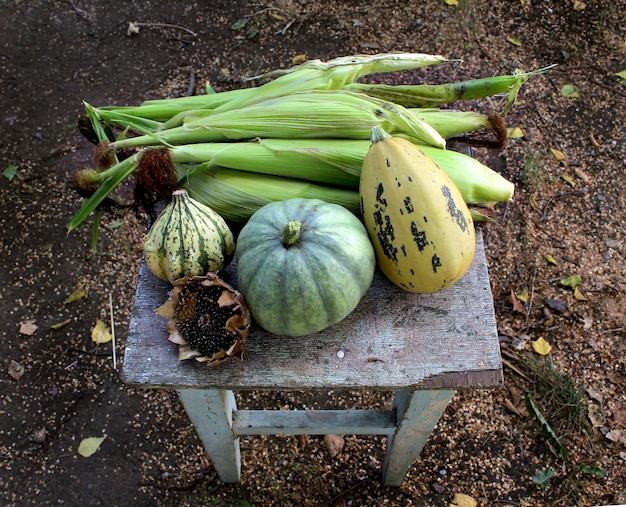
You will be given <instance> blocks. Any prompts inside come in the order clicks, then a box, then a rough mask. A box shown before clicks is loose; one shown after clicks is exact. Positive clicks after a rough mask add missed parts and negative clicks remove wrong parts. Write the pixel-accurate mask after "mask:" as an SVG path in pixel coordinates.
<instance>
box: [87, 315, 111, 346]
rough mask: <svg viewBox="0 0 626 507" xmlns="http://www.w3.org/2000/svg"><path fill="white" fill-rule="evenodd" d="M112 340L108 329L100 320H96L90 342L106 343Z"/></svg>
mask: <svg viewBox="0 0 626 507" xmlns="http://www.w3.org/2000/svg"><path fill="white" fill-rule="evenodd" d="M112 339H113V336H112V335H111V331H110V329H109V328H108V327H107V326H106V324H105V323H104V322H102V321H101V320H100V319H96V325H95V326H94V328H93V329H92V330H91V341H93V342H95V343H108V342H110V341H111V340H112Z"/></svg>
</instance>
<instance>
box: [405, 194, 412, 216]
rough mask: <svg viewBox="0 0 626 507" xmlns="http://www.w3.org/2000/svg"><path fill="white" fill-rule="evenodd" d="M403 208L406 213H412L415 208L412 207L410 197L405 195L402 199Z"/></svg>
mask: <svg viewBox="0 0 626 507" xmlns="http://www.w3.org/2000/svg"><path fill="white" fill-rule="evenodd" d="M404 208H405V209H406V211H407V213H413V212H414V211H415V208H414V207H413V203H412V202H411V196H410V195H407V196H406V197H405V198H404Z"/></svg>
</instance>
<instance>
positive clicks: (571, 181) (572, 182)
mask: <svg viewBox="0 0 626 507" xmlns="http://www.w3.org/2000/svg"><path fill="white" fill-rule="evenodd" d="M561 178H563V181H565V183H567V184H568V185H569V186H570V187H572V188H573V187H575V186H576V182H575V181H574V179H573V178H570V177H569V176H567V175H566V174H564V175H562V176H561Z"/></svg>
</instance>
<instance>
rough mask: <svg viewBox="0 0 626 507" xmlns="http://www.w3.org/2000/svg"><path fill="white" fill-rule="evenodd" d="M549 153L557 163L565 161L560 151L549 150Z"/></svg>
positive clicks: (563, 154)
mask: <svg viewBox="0 0 626 507" xmlns="http://www.w3.org/2000/svg"><path fill="white" fill-rule="evenodd" d="M550 151H551V152H552V156H553V157H554V158H555V159H556V160H558V161H559V162H562V161H563V160H565V153H563V152H562V151H561V150H557V149H556V148H550Z"/></svg>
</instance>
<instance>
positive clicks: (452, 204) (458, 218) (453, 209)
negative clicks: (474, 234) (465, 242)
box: [441, 185, 469, 232]
mask: <svg viewBox="0 0 626 507" xmlns="http://www.w3.org/2000/svg"><path fill="white" fill-rule="evenodd" d="M441 193H442V194H443V196H444V197H445V198H446V202H447V205H448V213H449V214H450V216H451V217H452V218H453V219H454V221H455V222H456V223H457V225H458V226H459V227H460V228H461V230H462V231H463V232H466V231H467V230H468V229H469V224H468V223H467V218H466V217H465V215H464V214H463V211H461V210H460V209H459V208H458V206H457V205H456V201H455V200H454V196H453V195H452V191H451V190H450V188H449V187H448V186H447V185H443V186H442V187H441Z"/></svg>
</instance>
